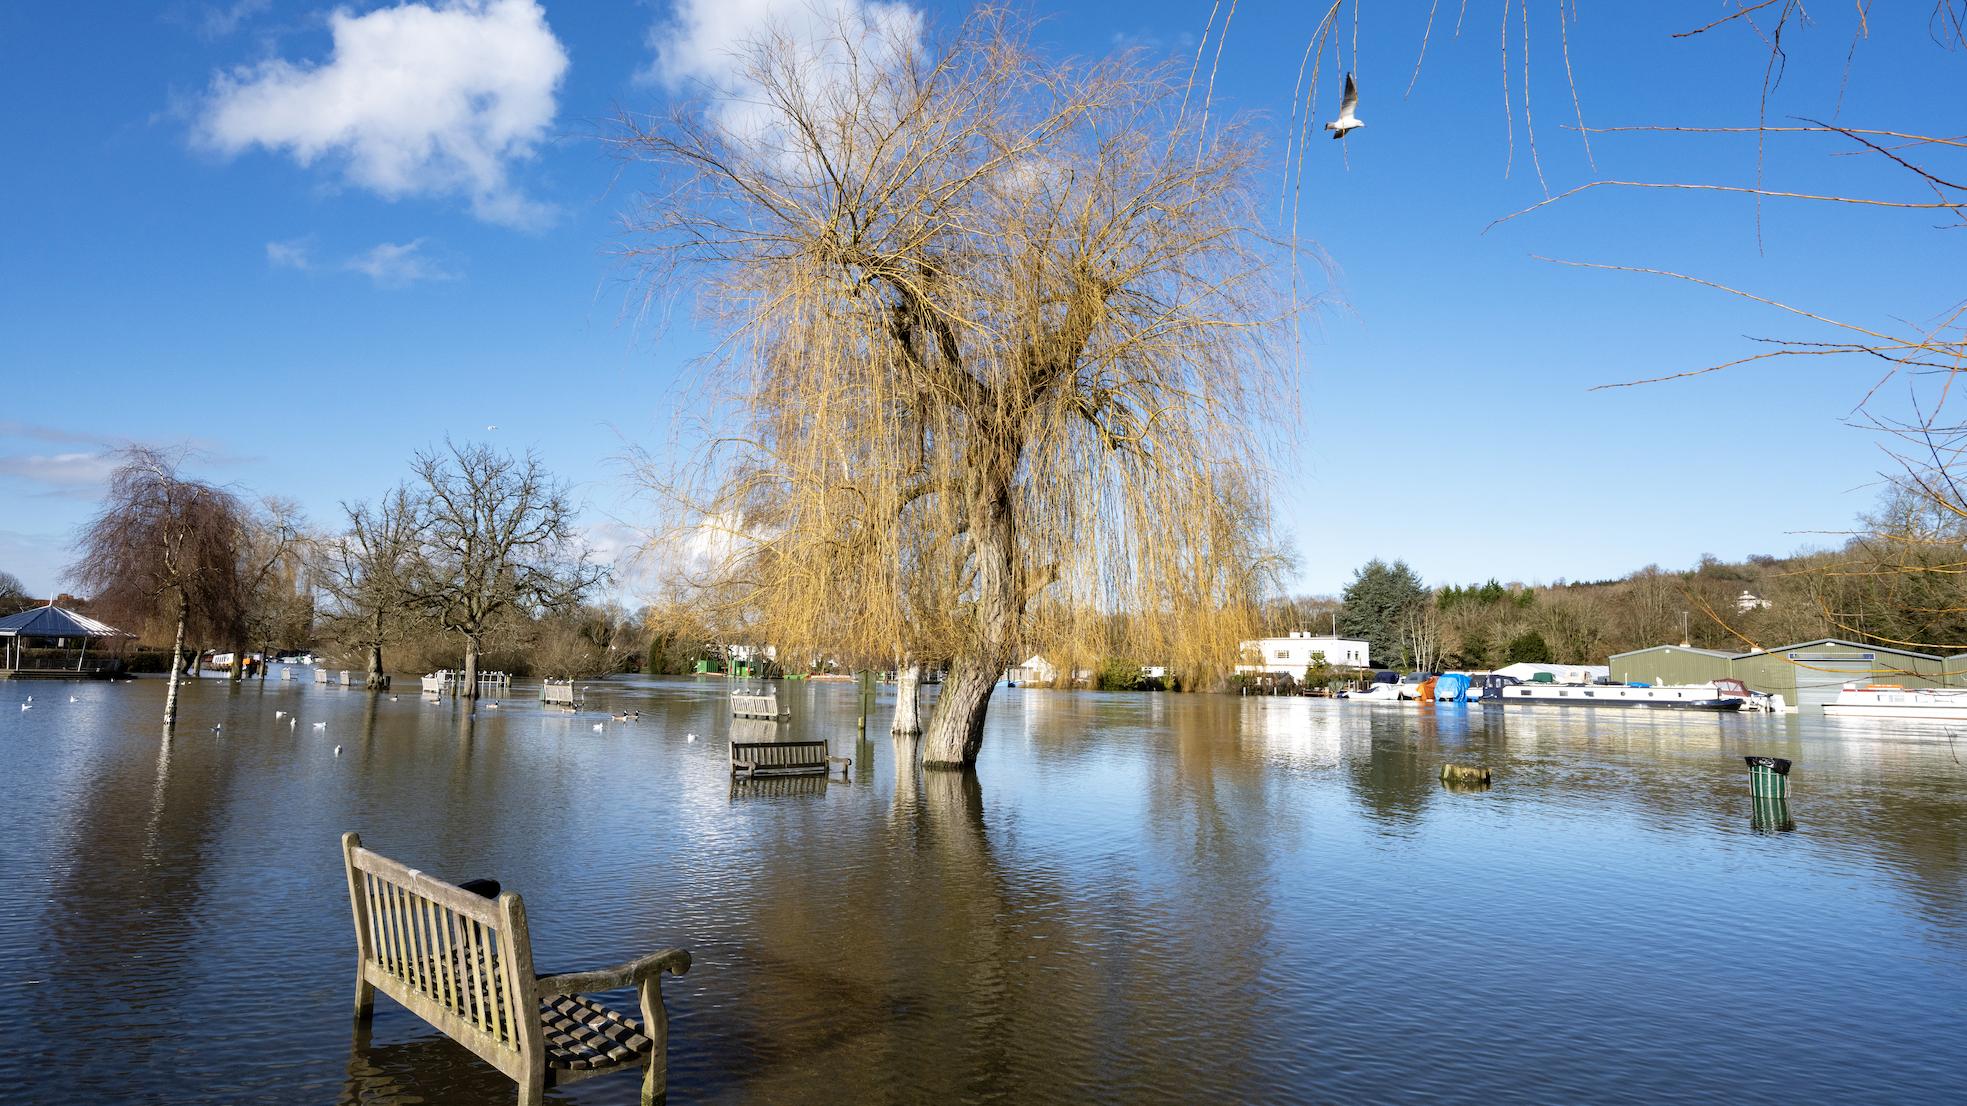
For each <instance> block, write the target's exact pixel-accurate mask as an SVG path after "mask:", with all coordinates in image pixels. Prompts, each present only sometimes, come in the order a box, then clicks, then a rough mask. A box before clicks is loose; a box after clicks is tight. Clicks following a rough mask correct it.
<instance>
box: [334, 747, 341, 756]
mask: <svg viewBox="0 0 1967 1106" xmlns="http://www.w3.org/2000/svg"><path fill="white" fill-rule="evenodd" d="M335 755H336V756H340V755H341V746H339V745H337V746H335Z"/></svg>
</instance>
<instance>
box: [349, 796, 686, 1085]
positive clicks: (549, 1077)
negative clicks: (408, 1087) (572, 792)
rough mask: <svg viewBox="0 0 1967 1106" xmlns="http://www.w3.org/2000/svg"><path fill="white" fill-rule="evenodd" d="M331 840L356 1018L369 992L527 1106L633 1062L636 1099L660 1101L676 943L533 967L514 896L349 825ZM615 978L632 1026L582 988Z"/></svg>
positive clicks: (607, 985)
mask: <svg viewBox="0 0 1967 1106" xmlns="http://www.w3.org/2000/svg"><path fill="white" fill-rule="evenodd" d="M341 840H342V857H343V860H344V862H345V865H346V867H347V869H348V897H349V905H350V907H351V909H352V910H353V912H354V915H355V944H356V950H357V952H356V968H355V1016H356V1018H357V1019H359V1020H362V1021H365V1022H366V1021H367V1020H368V1019H369V1018H370V1017H371V1016H372V1014H373V1013H374V1007H375V993H376V992H377V991H381V992H382V993H383V994H385V995H388V996H389V997H390V998H393V999H395V1000H396V1001H397V1002H399V1003H401V1004H402V1005H403V1006H405V1007H406V1008H408V1009H409V1010H410V1012H412V1013H414V1014H416V1015H417V1016H418V1017H420V1018H422V1019H423V1020H424V1021H427V1022H429V1023H430V1024H431V1025H433V1026H435V1027H436V1028H437V1029H438V1030H439V1031H441V1032H442V1033H444V1035H446V1036H448V1037H450V1038H451V1039H452V1040H454V1041H456V1042H458V1043H459V1044H461V1045H463V1046H464V1047H466V1048H468V1049H470V1050H471V1051H472V1052H474V1053H477V1054H478V1056H479V1058H481V1059H483V1060H484V1061H485V1062H486V1063H488V1064H490V1065H492V1066H493V1067H495V1068H497V1069H498V1070H500V1071H501V1072H504V1073H505V1074H506V1075H507V1076H509V1077H510V1078H512V1079H513V1080H514V1081H516V1082H517V1083H518V1084H519V1103H520V1106H537V1104H538V1103H540V1102H542V1101H543V1100H544V1097H545V1094H546V1088H547V1087H550V1086H557V1085H560V1084H564V1083H572V1082H575V1081H577V1080H581V1079H586V1078H589V1077H590V1076H595V1075H602V1074H604V1073H606V1072H610V1071H616V1070H619V1069H622V1068H630V1067H635V1066H637V1065H646V1070H645V1071H644V1074H643V1076H642V1101H643V1102H644V1103H645V1104H646V1103H653V1102H658V1101H660V1100H661V1099H662V1097H663V1094H664V1092H665V1089H666V1087H667V1082H668V1073H669V1057H668V1044H669V1014H668V1012H667V1011H666V1010H665V1009H664V1008H663V1001H662V973H664V972H668V973H670V974H671V975H682V974H683V973H684V972H687V971H689V970H690V954H689V952H688V951H687V950H684V949H665V950H663V951H662V952H658V953H652V954H650V955H648V956H644V957H642V958H641V959H639V960H631V961H629V962H628V963H626V964H620V965H617V966H615V967H612V968H603V969H600V970H598V971H591V972H569V973H566V974H562V975H535V974H533V944H532V936H531V933H530V931H529V930H528V929H527V928H526V907H525V904H524V903H522V902H521V901H520V899H519V896H518V895H516V894H514V893H512V892H510V891H507V892H505V893H504V894H500V895H498V896H497V897H496V898H488V897H484V895H482V894H478V893H474V892H473V891H471V890H467V889H466V888H464V887H459V886H456V885H454V884H449V883H445V882H444V881H442V880H439V879H436V878H433V877H431V876H428V875H425V874H424V873H422V872H419V871H417V870H416V869H414V868H407V867H405V866H403V865H402V864H399V863H397V862H396V861H394V860H391V859H389V858H388V857H386V856H383V855H382V854H380V853H375V852H371V851H369V850H368V849H365V848H363V847H362V839H361V838H360V837H358V836H357V835H355V834H353V833H344V834H342V839H341ZM492 887H493V888H495V887H496V884H494V885H492ZM627 987H634V988H636V989H637V992H638V996H639V998H640V1001H641V1006H642V1020H641V1023H640V1024H637V1023H636V1022H635V1021H633V1020H631V1019H629V1018H627V1017H624V1016H623V1015H622V1014H620V1013H617V1012H616V1011H615V1010H613V1009H611V1008H609V1007H608V1006H606V1005H603V1004H602V1003H600V1002H597V1001H595V1000H593V999H591V998H586V997H584V996H586V995H590V994H594V993H596V992H600V991H613V990H618V989H622V988H627Z"/></svg>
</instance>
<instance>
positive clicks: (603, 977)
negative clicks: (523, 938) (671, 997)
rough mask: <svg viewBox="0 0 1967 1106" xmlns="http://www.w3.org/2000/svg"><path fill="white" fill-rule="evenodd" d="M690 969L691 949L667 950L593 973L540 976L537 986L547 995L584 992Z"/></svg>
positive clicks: (607, 988) (626, 984)
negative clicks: (661, 973)
mask: <svg viewBox="0 0 1967 1106" xmlns="http://www.w3.org/2000/svg"><path fill="white" fill-rule="evenodd" d="M689 970H690V950H688V949H664V950H663V951H661V952H652V953H650V954H649V955H647V956H644V957H642V958H640V959H638V960H631V961H629V962H628V963H626V964H617V965H615V966H614V967H612V968H599V969H596V970H595V971H591V972H563V973H561V974H559V975H543V976H539V977H538V980H537V982H536V984H535V986H537V987H538V989H539V993H540V994H543V995H582V994H592V993H594V992H596V991H613V990H616V989H617V988H621V987H633V986H636V985H638V984H640V983H641V982H642V981H643V980H645V979H648V978H649V977H651V976H654V975H656V974H657V973H659V972H668V973H669V974H671V975H682V974H683V973H684V972H687V971H689Z"/></svg>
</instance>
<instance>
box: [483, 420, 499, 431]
mask: <svg viewBox="0 0 1967 1106" xmlns="http://www.w3.org/2000/svg"><path fill="white" fill-rule="evenodd" d="M498 428H499V424H498V423H495V422H493V423H486V424H485V429H487V430H497V429H498Z"/></svg>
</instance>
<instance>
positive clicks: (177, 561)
mask: <svg viewBox="0 0 1967 1106" xmlns="http://www.w3.org/2000/svg"><path fill="white" fill-rule="evenodd" d="M179 463H180V458H179V457H177V456H173V455H171V454H167V453H164V452H162V451H160V450H155V449H147V448H142V447H132V448H130V449H126V450H124V451H123V453H122V462H121V463H120V464H119V465H118V466H117V468H116V470H115V471H114V472H112V473H111V474H110V477H109V491H108V494H107V495H106V496H105V498H104V500H103V505H102V507H101V509H99V510H98V511H97V512H96V516H95V517H94V518H93V519H91V520H90V522H89V524H88V525H87V526H86V527H85V528H84V529H83V531H82V536H81V541H80V545H81V550H82V551H81V555H80V557H78V558H77V559H76V561H75V563H74V564H73V565H71V566H70V567H69V570H68V571H69V575H70V577H71V578H73V579H74V581H75V583H76V584H77V586H79V587H81V588H83V589H85V590H87V591H88V592H89V593H90V599H91V602H92V603H94V604H95V605H96V606H97V607H98V608H99V609H101V610H102V611H104V612H105V613H106V614H108V615H110V616H111V617H115V618H121V619H134V620H139V621H141V622H143V623H147V624H148V623H159V622H163V623H168V624H170V625H173V626H174V627H175V629H174V631H173V633H172V645H171V684H170V690H169V691H168V693H167V694H166V695H165V698H164V732H165V733H166V734H167V735H168V734H169V733H170V732H171V730H172V729H173V728H174V727H175V726H176V725H177V718H178V685H179V683H180V682H181V680H182V678H183V675H184V640H185V633H186V631H187V630H191V631H193V632H205V633H218V632H223V631H224V630H226V629H227V628H229V626H230V625H231V620H232V618H233V612H235V611H236V610H237V607H238V604H237V585H238V571H237V570H238V566H239V557H240V551H241V549H242V548H243V547H244V545H245V525H244V522H243V517H242V516H243V512H242V511H241V510H240V506H239V502H238V500H237V499H236V498H234V497H233V495H232V494H231V493H230V492H227V491H225V490H223V489H220V488H217V487H214V486H213V485H211V484H207V483H204V482H202V481H197V480H190V479H186V478H185V477H184V476H182V475H181V474H180V473H179V471H178V466H179Z"/></svg>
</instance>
